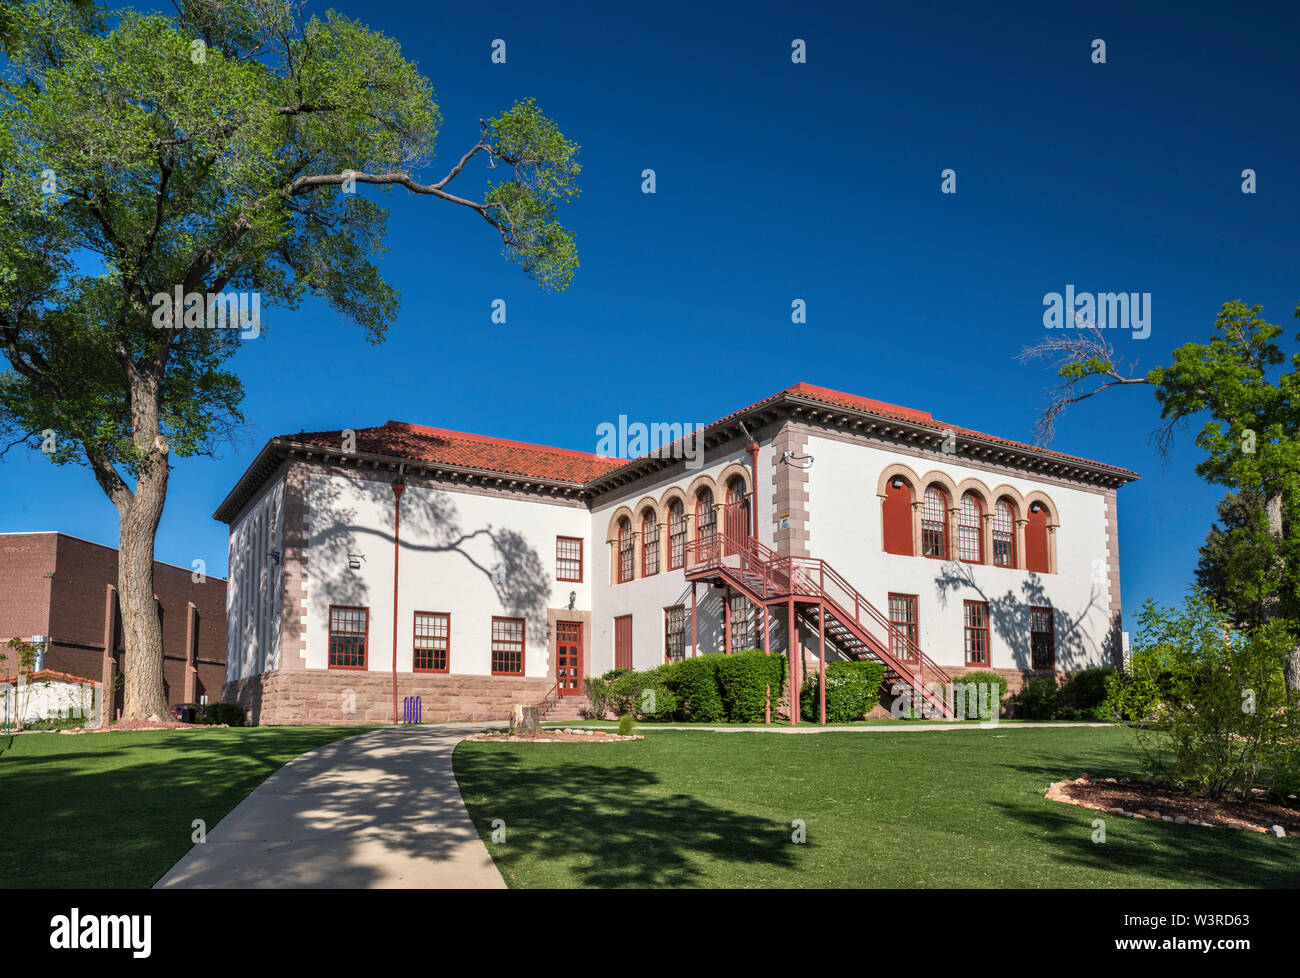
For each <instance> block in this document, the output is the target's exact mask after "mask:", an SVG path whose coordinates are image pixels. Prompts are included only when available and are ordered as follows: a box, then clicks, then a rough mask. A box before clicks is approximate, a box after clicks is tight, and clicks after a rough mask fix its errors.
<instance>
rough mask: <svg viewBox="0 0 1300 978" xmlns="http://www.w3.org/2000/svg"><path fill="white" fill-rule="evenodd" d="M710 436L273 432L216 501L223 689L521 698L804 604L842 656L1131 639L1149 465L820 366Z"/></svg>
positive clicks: (258, 701) (648, 662)
mask: <svg viewBox="0 0 1300 978" xmlns="http://www.w3.org/2000/svg"><path fill="white" fill-rule="evenodd" d="M698 435H699V438H700V439H702V441H701V442H699V443H691V442H688V443H686V445H687V446H688V447H689V448H690V449H691V450H689V451H681V450H680V449H682V447H683V446H682V445H681V444H680V443H679V444H678V445H676V446H673V447H672V449H671V450H661V451H652V452H650V453H647V454H646V455H644V456H642V457H639V458H636V459H632V460H627V459H618V458H607V457H602V456H598V455H593V454H587V453H583V452H575V451H569V450H565V449H557V448H547V447H544V446H538V445H528V444H524V443H520V442H514V441H508V440H504V439H500V438H494V437H488V436H480V435H470V434H464V433H460V432H450V431H445V430H442V429H437V428H427V427H423V426H419V425H412V424H403V423H398V422H392V421H390V422H388V423H387V424H385V425H382V426H378V427H373V428H362V429H356V430H355V431H351V430H342V431H329V432H314V433H299V434H295V435H286V436H283V437H279V438H274V439H272V440H271V441H270V442H269V443H268V444H267V445H266V446H265V448H263V450H262V451H261V453H260V454H259V455H258V457H257V458H256V460H255V461H254V462H253V464H252V465H251V466H250V467H249V469H248V470H247V471H246V472H245V474H244V475H243V477H242V478H241V479H240V481H239V483H238V484H237V485H236V486H235V488H234V489H233V490H232V491H231V492H230V494H229V495H228V496H227V497H226V499H225V501H224V502H223V503H222V504H221V506H220V508H219V509H218V510H217V513H216V518H217V519H219V520H222V521H224V522H226V523H228V524H229V526H230V574H229V585H228V590H227V596H228V597H227V601H228V631H227V634H228V650H227V660H226V661H227V685H226V689H225V693H224V697H223V698H225V699H230V700H237V701H239V702H241V703H242V704H244V706H245V707H246V708H247V709H248V710H249V714H250V719H251V720H252V721H253V722H262V723H294V722H312V723H354V722H359V721H382V720H391V719H392V718H393V713H394V701H395V699H397V700H399V701H404V700H405V699H406V698H407V697H411V696H419V697H420V698H421V701H422V705H423V716H424V718H425V719H454V718H464V719H485V718H494V719H499V718H502V717H504V716H505V715H506V714H507V713H508V710H509V706H510V705H511V704H512V703H542V702H545V703H546V705H547V706H548V708H550V709H552V710H554V704H555V703H556V702H559V703H560V704H561V707H563V706H564V705H566V704H571V703H572V702H573V700H572V699H569V697H572V696H580V695H581V677H582V676H590V675H600V674H602V673H604V672H606V671H608V670H610V669H612V668H615V667H632V668H637V669H644V668H649V667H651V666H653V665H656V664H658V663H662V662H664V661H666V660H667V659H672V658H677V657H680V656H687V655H695V654H705V653H709V652H723V651H732V650H738V649H741V648H754V647H767V648H770V649H771V650H773V651H779V652H784V651H786V650H787V649H788V647H789V644H790V643H789V639H788V636H789V633H790V624H791V622H792V621H793V622H794V626H795V633H796V634H797V635H798V637H799V641H798V644H797V649H798V651H799V653H800V654H799V656H798V657H797V660H798V661H799V662H801V663H802V667H803V668H804V669H808V668H815V667H816V657H817V656H818V654H819V652H820V648H821V631H822V628H823V627H825V630H826V638H827V645H826V650H827V651H826V654H827V657H828V659H834V658H837V657H842V656H855V657H860V656H868V657H872V658H878V659H881V660H882V661H884V662H885V663H886V665H887V666H889V668H890V670H891V672H892V673H893V674H896V675H898V676H900V677H902V678H903V679H913V678H916V679H919V678H924V679H927V680H929V679H931V678H938V677H941V676H952V675H955V674H959V673H962V672H964V671H968V670H971V669H987V668H992V669H996V670H998V671H1000V672H1002V673H1004V674H1006V675H1007V676H1008V677H1010V678H1011V679H1012V681H1013V683H1017V684H1018V682H1019V681H1020V679H1021V678H1022V677H1023V676H1025V675H1028V674H1031V673H1032V672H1033V671H1044V672H1046V671H1056V672H1070V671H1074V670H1077V669H1080V668H1083V667H1085V666H1089V665H1099V664H1105V663H1111V662H1115V661H1116V660H1117V658H1118V656H1119V643H1120V631H1119V627H1120V596H1119V595H1120V592H1119V555H1118V532H1117V525H1116V524H1117V520H1116V491H1117V490H1118V488H1119V487H1120V486H1121V485H1123V484H1124V483H1126V482H1128V481H1131V480H1133V479H1135V478H1137V476H1136V475H1135V474H1134V473H1132V472H1130V471H1128V470H1125V469H1121V468H1117V467H1115V466H1111V465H1106V464H1103V463H1099V462H1093V461H1089V460H1086V459H1081V458H1074V457H1071V456H1068V455H1063V454H1061V453H1058V452H1052V451H1047V450H1044V449H1040V448H1036V447H1032V446H1029V445H1024V444H1021V443H1018V442H1013V441H1008V440H1006V439H1002V438H997V437H994V436H990V435H986V434H982V433H980V432H974V431H969V430H966V429H963V428H958V427H955V426H949V425H946V424H944V423H942V422H940V421H937V420H935V419H934V418H932V417H930V415H928V414H926V413H924V412H920V411H914V410H910V409H906V408H901V407H897V406H894V405H889V404H884V403H882V402H878V401H873V400H870V399H867V398H862V397H857V396H854V395H849V394H843V393H839V392H836V391H830V390H826V389H824V388H819V387H814V386H811V385H807V384H797V385H795V386H794V387H790V388H787V389H786V390H783V391H781V392H779V393H777V394H775V395H772V396H771V397H768V398H765V399H764V400H762V401H759V402H758V403H756V404H753V405H751V406H749V407H747V408H745V409H744V410H741V411H738V412H736V413H735V414H732V415H730V416H728V417H727V418H724V419H722V420H720V421H717V422H714V423H713V424H711V425H708V426H706V427H705V428H704V429H702V431H701V432H699V433H698ZM696 448H699V449H700V450H699V451H696V450H695V449H696ZM674 456H676V457H674ZM683 456H686V457H683ZM395 538H396V540H397V543H396V545H395V543H394V541H395ZM394 655H395V656H396V662H395V664H394ZM399 708H400V707H399Z"/></svg>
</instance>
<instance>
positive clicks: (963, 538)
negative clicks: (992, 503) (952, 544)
mask: <svg viewBox="0 0 1300 978" xmlns="http://www.w3.org/2000/svg"><path fill="white" fill-rule="evenodd" d="M983 516H984V506H983V505H982V504H981V503H980V499H979V496H977V495H975V493H973V492H967V493H963V494H962V497H961V515H960V516H959V517H958V518H957V549H958V552H959V554H960V556H961V559H962V560H964V561H966V562H967V563H968V564H982V563H984V532H983V531H984V527H983V522H984V520H983Z"/></svg>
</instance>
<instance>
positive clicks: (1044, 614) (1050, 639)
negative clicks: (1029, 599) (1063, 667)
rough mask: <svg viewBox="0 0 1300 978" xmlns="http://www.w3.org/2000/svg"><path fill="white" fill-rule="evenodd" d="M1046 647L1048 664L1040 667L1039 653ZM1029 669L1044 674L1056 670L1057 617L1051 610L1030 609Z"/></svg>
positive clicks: (1041, 608)
mask: <svg viewBox="0 0 1300 978" xmlns="http://www.w3.org/2000/svg"><path fill="white" fill-rule="evenodd" d="M1044 647H1046V651H1047V657H1046V658H1047V664H1046V665H1039V661H1040V658H1039V651H1040V650H1041V649H1042V648H1044ZM1029 668H1030V669H1035V670H1040V671H1043V672H1047V671H1049V670H1050V671H1055V669H1056V616H1055V615H1054V614H1053V612H1052V609H1051V608H1043V607H1030V609H1029Z"/></svg>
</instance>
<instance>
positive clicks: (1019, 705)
mask: <svg viewBox="0 0 1300 978" xmlns="http://www.w3.org/2000/svg"><path fill="white" fill-rule="evenodd" d="M1059 696H1060V689H1059V688H1058V686H1057V684H1056V677H1055V676H1033V677H1032V678H1030V679H1028V680H1026V681H1025V684H1024V685H1023V686H1022V687H1020V692H1019V693H1017V694H1016V717H1017V718H1020V719H1024V720H1051V719H1052V718H1053V717H1054V716H1056V703H1057V699H1058V697H1059Z"/></svg>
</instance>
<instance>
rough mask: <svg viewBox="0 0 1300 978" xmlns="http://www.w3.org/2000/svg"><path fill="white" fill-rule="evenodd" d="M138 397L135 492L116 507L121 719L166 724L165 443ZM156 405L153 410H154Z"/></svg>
mask: <svg viewBox="0 0 1300 978" xmlns="http://www.w3.org/2000/svg"><path fill="white" fill-rule="evenodd" d="M149 394H152V391H148V392H147V393H146V396H145V397H140V396H139V394H137V398H136V425H135V442H136V445H137V448H139V449H141V450H142V454H141V455H140V457H139V461H138V464H137V467H136V484H135V492H134V493H133V494H132V495H131V498H130V499H129V501H128V502H126V503H125V505H120V506H119V507H118V512H119V514H120V520H119V525H120V538H119V541H118V558H117V593H118V600H119V601H120V602H121V606H122V637H123V644H124V645H125V652H124V654H123V656H122V673H123V678H124V680H125V684H124V687H123V706H122V719H124V720H130V721H144V720H154V719H156V720H167V719H170V717H169V716H168V713H167V688H166V684H165V682H164V679H163V639H162V621H161V619H160V618H159V615H158V602H157V601H156V600H155V598H154V585H153V549H154V536H155V535H156V534H157V532H158V522H159V521H160V520H161V519H162V511H163V503H164V502H165V501H166V499H167V478H168V475H169V474H170V473H169V469H168V464H167V444H166V442H165V441H163V439H162V438H161V437H160V436H159V435H158V423H157V420H156V419H157V413H156V411H152V410H146V411H144V412H142V411H140V410H139V406H140V401H146V402H147V401H151V400H152V398H151V397H149V396H148V395H149ZM151 406H152V405H150V407H151Z"/></svg>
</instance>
